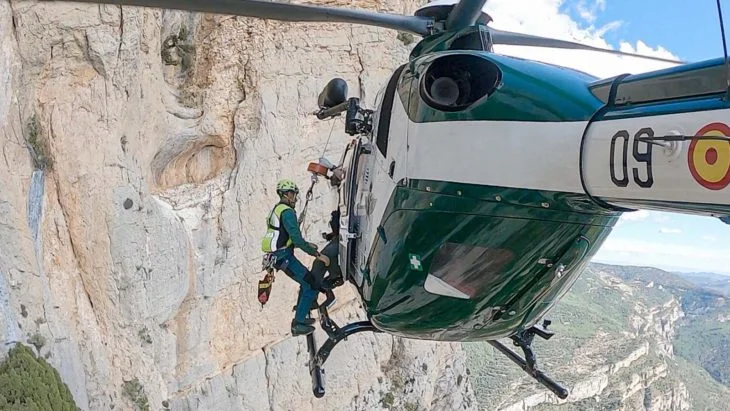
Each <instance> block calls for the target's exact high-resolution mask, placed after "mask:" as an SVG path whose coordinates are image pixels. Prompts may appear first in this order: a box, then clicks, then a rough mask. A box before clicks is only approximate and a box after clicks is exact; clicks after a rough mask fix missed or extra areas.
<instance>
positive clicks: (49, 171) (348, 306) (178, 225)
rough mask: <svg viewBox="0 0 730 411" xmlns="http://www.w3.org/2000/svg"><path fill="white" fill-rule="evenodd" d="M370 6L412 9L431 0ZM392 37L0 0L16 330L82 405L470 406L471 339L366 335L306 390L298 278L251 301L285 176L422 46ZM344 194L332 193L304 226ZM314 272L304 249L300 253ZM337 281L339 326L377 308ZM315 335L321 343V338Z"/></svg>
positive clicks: (5, 236)
mask: <svg viewBox="0 0 730 411" xmlns="http://www.w3.org/2000/svg"><path fill="white" fill-rule="evenodd" d="M355 6H358V7H363V8H370V9H379V10H384V11H393V12H404V13H412V11H413V9H414V8H415V6H416V5H415V4H414V3H412V2H410V1H405V2H402V1H400V0H392V1H388V2H386V3H376V2H357V4H355ZM403 38H404V37H402V36H401V37H399V36H398V33H396V32H393V31H388V30H384V29H376V28H371V27H362V26H351V25H341V24H336V25H321V24H285V23H279V22H274V21H264V20H254V19H247V18H237V17H230V16H213V15H201V14H192V13H185V12H179V11H162V10H153V9H141V8H132V7H119V6H111V5H91V4H76V3H36V2H31V1H13V2H7V1H5V2H0V86H1V87H0V126H1V127H2V133H1V134H0V152H1V154H2V158H0V187H2V189H1V190H0V215H2V216H3V218H2V221H0V243H1V244H2V253H0V275H1V277H0V313H2V317H3V318H2V319H0V325H1V326H2V327H0V333H1V334H0V336H1V337H2V338H1V340H2V342H4V343H12V341H15V340H21V341H26V342H29V343H31V344H34V345H36V347H38V348H39V352H40V354H41V355H44V356H46V357H47V358H48V360H49V361H50V362H51V363H52V364H53V365H54V366H55V367H56V368H57V369H58V370H59V372H60V373H61V376H62V377H63V379H64V381H65V382H66V383H67V384H68V385H69V388H70V389H71V391H72V393H73V394H74V398H75V399H76V401H77V404H78V405H79V406H80V407H81V408H82V409H84V410H86V409H94V410H96V409H110V408H111V407H112V406H114V407H115V409H118V407H120V406H121V407H122V408H123V409H127V408H130V407H138V408H140V407H144V405H145V404H149V406H150V407H151V409H160V408H161V407H163V404H165V405H166V406H169V407H170V408H171V409H270V408H271V409H310V408H315V407H316V408H318V409H337V408H348V409H349V408H350V407H351V406H353V405H354V406H355V407H356V408H361V409H372V408H373V407H376V406H388V405H392V406H402V407H413V406H416V407H418V408H431V407H435V408H461V407H464V408H469V407H473V406H474V403H473V395H472V393H471V390H470V388H469V384H468V379H466V378H465V371H464V364H463V361H462V356H461V352H460V348H459V346H458V345H453V344H436V343H429V342H422V341H402V340H400V339H394V338H392V337H391V336H388V335H370V334H362V335H357V336H354V337H352V338H350V339H349V340H348V341H347V342H345V343H343V344H341V345H340V346H338V347H337V348H336V349H335V351H334V353H333V354H332V357H331V359H330V360H329V362H328V364H327V368H326V370H327V383H328V395H327V396H326V397H325V398H324V399H321V400H316V399H314V398H313V397H312V396H311V388H310V379H309V376H308V373H307V370H306V368H305V363H306V359H307V356H306V345H305V342H304V339H303V338H294V339H293V338H291V337H289V335H288V333H289V323H290V317H291V315H292V313H291V307H292V305H293V304H294V302H295V299H296V287H295V285H294V283H293V282H292V281H290V280H288V279H287V278H286V277H285V276H283V275H280V276H279V279H278V280H277V282H276V283H275V287H274V291H273V295H272V298H273V300H272V301H271V302H270V303H269V304H267V306H266V308H265V309H264V310H261V309H260V306H259V305H258V302H257V301H256V284H257V281H258V279H259V277H260V258H261V257H260V252H259V238H260V235H261V234H262V232H263V230H264V228H265V227H264V226H263V223H262V222H263V221H264V218H265V214H266V213H267V212H268V210H269V208H270V207H271V206H272V204H273V203H274V202H275V201H276V195H275V193H274V190H273V187H274V185H275V182H276V180H277V179H279V178H283V177H288V178H293V179H295V180H296V181H298V182H299V183H300V184H301V185H302V186H306V185H307V184H308V176H307V174H306V164H307V162H309V161H312V160H316V159H317V158H318V157H319V156H320V155H321V154H322V150H323V149H324V147H325V143H326V142H327V141H329V145H328V146H327V148H328V151H327V156H328V157H329V158H330V159H332V160H334V161H337V160H338V159H339V156H340V154H341V152H342V149H343V148H344V144H345V143H346V142H347V141H348V140H349V137H348V136H346V135H345V134H344V133H343V124H342V121H341V120H334V121H331V122H320V121H318V120H316V118H315V117H314V116H313V115H311V113H312V112H313V111H314V110H315V109H316V97H317V94H318V93H319V91H320V90H321V88H322V87H323V86H324V85H325V84H326V82H327V81H328V80H329V79H330V78H332V77H335V76H339V77H342V78H345V79H346V80H347V81H348V83H349V84H350V94H351V95H360V96H361V97H362V98H363V99H364V102H365V103H366V104H369V105H372V104H373V102H374V99H375V96H376V93H377V92H378V90H379V89H380V87H382V86H383V85H384V84H385V82H386V81H387V79H388V77H389V76H390V74H391V73H392V70H393V69H394V68H396V67H397V65H399V64H401V63H402V62H403V61H405V59H406V58H407V53H408V52H409V50H410V46H411V45H406V44H404V41H403ZM335 204H336V195H335V193H334V192H332V191H331V189H329V187H328V186H327V185H326V183H321V184H320V185H318V186H317V188H316V190H315V199H314V203H313V204H312V208H311V209H310V210H311V211H310V212H309V213H308V220H307V222H306V224H305V225H304V227H303V228H304V230H305V236H306V237H307V238H309V239H310V241H315V242H318V243H320V245H322V244H321V242H322V240H321V239H320V238H319V232H320V231H321V230H324V229H326V222H327V219H328V217H329V211H331V210H332V209H333V208H334V207H335ZM303 259H304V260H305V261H308V260H307V259H306V258H303ZM347 288H348V287H347V286H346V287H342V289H340V290H338V291H339V295H338V300H339V303H338V305H337V310H336V311H335V318H336V319H337V320H339V321H340V322H341V323H344V322H346V321H353V320H356V319H358V316H360V311H359V309H358V308H359V306H358V305H357V303H356V300H355V299H354V297H355V296H354V293H353V292H352V291H351V290H349V289H347ZM322 340H323V339H322V336H321V335H320V336H319V341H322Z"/></svg>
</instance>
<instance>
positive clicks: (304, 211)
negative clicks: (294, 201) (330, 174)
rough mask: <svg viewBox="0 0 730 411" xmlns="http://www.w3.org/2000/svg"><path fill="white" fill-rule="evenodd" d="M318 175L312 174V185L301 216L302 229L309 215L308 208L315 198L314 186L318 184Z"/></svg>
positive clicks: (300, 224)
mask: <svg viewBox="0 0 730 411" xmlns="http://www.w3.org/2000/svg"><path fill="white" fill-rule="evenodd" d="M317 180H318V179H317V175H316V174H314V173H312V184H311V185H310V186H309V190H307V195H306V197H305V202H304V209H302V213H301V214H300V215H299V221H298V223H299V227H300V228H301V226H302V222H304V217H305V216H306V215H307V206H309V202H310V201H312V198H313V197H314V192H313V190H314V185H315V184H317Z"/></svg>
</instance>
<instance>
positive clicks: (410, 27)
mask: <svg viewBox="0 0 730 411" xmlns="http://www.w3.org/2000/svg"><path fill="white" fill-rule="evenodd" d="M41 1H46V2H50V1H60V0H41ZM73 2H83V3H97V4H99V3H101V4H117V5H125V6H139V7H152V8H160V9H174V10H187V11H198V12H205V13H216V14H228V15H235V16H246V17H258V18H262V19H271V20H282V21H294V22H300V21H307V22H337V23H355V24H365V25H369V26H378V27H384V28H388V29H394V30H400V31H406V32H411V33H414V34H419V35H422V36H426V35H429V34H431V28H432V26H433V20H432V19H431V18H428V17H420V16H402V15H398V14H389V13H378V12H374V11H367V10H357V9H346V8H336V7H323V6H310V5H300V4H286V3H276V2H270V1H260V0H95V1H92V0H73Z"/></svg>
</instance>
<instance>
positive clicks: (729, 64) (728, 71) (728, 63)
mask: <svg viewBox="0 0 730 411" xmlns="http://www.w3.org/2000/svg"><path fill="white" fill-rule="evenodd" d="M716 3H717V15H718V17H719V18H720V35H721V36H722V51H723V55H724V57H725V76H726V79H725V82H726V83H725V84H726V86H727V92H726V93H725V101H730V60H728V58H727V41H726V40H725V23H724V21H723V19H722V7H720V0H716Z"/></svg>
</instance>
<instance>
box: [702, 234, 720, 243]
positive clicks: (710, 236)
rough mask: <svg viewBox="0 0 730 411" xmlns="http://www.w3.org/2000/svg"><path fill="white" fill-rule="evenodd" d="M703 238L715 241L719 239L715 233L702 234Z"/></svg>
mask: <svg viewBox="0 0 730 411" xmlns="http://www.w3.org/2000/svg"><path fill="white" fill-rule="evenodd" d="M702 239H703V240H705V241H710V242H713V243H714V242H715V241H717V237H715V236H714V235H703V236H702Z"/></svg>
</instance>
